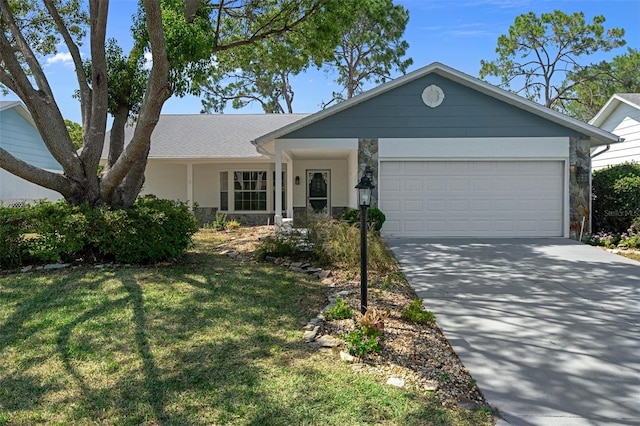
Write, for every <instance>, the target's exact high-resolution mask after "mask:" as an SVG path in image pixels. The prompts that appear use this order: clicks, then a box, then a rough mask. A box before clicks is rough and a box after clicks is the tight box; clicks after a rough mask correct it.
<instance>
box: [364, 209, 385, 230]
mask: <svg viewBox="0 0 640 426" xmlns="http://www.w3.org/2000/svg"><path fill="white" fill-rule="evenodd" d="M367 218H368V219H369V222H371V224H372V226H373V229H375V230H376V231H378V232H380V230H381V229H382V225H384V222H385V221H386V220H387V217H386V216H385V214H384V213H382V210H380V209H379V208H377V207H373V208H371V209H369V210H367Z"/></svg>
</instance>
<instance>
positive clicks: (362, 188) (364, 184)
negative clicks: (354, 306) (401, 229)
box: [356, 166, 375, 314]
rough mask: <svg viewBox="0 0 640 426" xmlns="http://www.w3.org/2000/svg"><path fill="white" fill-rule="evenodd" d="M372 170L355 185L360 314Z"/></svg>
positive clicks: (363, 303)
mask: <svg viewBox="0 0 640 426" xmlns="http://www.w3.org/2000/svg"><path fill="white" fill-rule="evenodd" d="M372 177H373V170H372V169H371V167H369V166H367V167H365V169H364V174H363V175H362V177H361V178H360V182H358V184H357V185H356V189H357V190H358V204H359V205H360V312H361V313H362V314H364V313H365V312H366V311H367V209H368V208H369V206H371V190H372V189H373V188H375V186H373V182H372V181H371V178H372Z"/></svg>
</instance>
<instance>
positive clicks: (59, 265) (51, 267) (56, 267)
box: [43, 263, 71, 271]
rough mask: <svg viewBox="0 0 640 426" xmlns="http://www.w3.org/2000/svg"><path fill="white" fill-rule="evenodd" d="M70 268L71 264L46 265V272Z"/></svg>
mask: <svg viewBox="0 0 640 426" xmlns="http://www.w3.org/2000/svg"><path fill="white" fill-rule="evenodd" d="M69 266H71V264H70V263H51V264H49V265H45V266H44V268H43V269H44V270H45V271H46V270H50V269H63V268H68V267H69Z"/></svg>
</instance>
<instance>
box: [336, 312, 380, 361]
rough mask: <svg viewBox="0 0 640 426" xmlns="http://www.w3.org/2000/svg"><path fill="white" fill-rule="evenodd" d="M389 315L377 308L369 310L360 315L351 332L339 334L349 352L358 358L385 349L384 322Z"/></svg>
mask: <svg viewBox="0 0 640 426" xmlns="http://www.w3.org/2000/svg"><path fill="white" fill-rule="evenodd" d="M387 317H388V313H385V312H382V311H380V310H378V309H375V308H371V307H370V308H369V309H367V312H366V313H365V314H364V315H359V316H358V318H357V319H356V323H355V326H354V327H353V329H351V330H349V331H343V332H341V333H338V335H339V337H340V338H341V339H343V340H344V341H345V342H346V343H347V350H348V351H349V353H350V354H351V355H353V356H356V357H363V356H366V355H368V354H371V353H377V352H381V351H382V350H383V349H384V340H385V338H384V321H385V319H386V318H387Z"/></svg>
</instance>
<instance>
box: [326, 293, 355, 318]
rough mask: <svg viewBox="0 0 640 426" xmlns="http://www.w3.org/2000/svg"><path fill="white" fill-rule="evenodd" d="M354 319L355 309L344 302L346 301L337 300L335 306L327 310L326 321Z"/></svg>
mask: <svg viewBox="0 0 640 426" xmlns="http://www.w3.org/2000/svg"><path fill="white" fill-rule="evenodd" d="M352 317H353V309H351V307H350V306H349V305H348V304H347V302H345V301H344V299H341V298H339V297H338V298H337V299H336V304H335V306H332V307H331V308H329V309H327V312H326V319H327V321H332V320H340V319H347V318H352Z"/></svg>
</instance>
